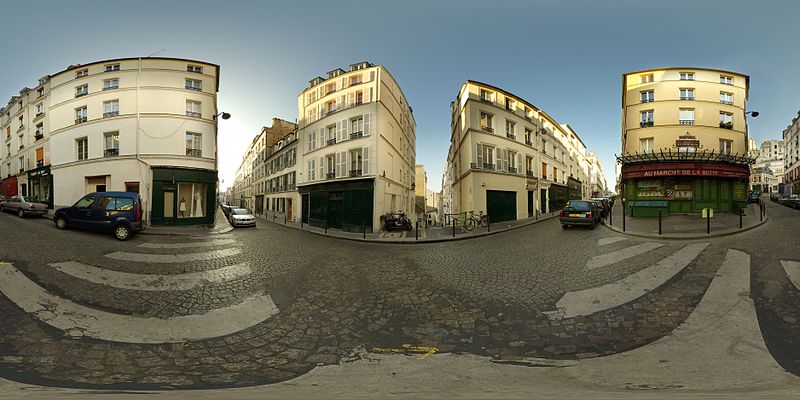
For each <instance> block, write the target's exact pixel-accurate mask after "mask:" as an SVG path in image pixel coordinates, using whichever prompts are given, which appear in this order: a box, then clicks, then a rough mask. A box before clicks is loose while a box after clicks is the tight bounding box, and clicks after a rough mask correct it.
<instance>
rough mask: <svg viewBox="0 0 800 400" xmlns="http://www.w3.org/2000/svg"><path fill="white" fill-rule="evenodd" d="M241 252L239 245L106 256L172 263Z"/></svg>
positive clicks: (122, 253) (120, 253)
mask: <svg viewBox="0 0 800 400" xmlns="http://www.w3.org/2000/svg"><path fill="white" fill-rule="evenodd" d="M241 252H242V249H240V248H238V247H234V248H230V249H223V250H214V251H206V252H200V253H189V254H148V253H129V252H126V251H116V252H113V253H110V254H106V257H108V258H113V259H115V260H122V261H133V262H140V263H151V264H171V263H182V262H190V261H201V260H211V259H215V258H222V257H230V256H235V255H237V254H239V253H241Z"/></svg>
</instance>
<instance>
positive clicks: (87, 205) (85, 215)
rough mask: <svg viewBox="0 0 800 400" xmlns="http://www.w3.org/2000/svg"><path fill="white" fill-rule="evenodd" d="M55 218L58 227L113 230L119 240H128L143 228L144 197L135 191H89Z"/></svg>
mask: <svg viewBox="0 0 800 400" xmlns="http://www.w3.org/2000/svg"><path fill="white" fill-rule="evenodd" d="M53 221H54V222H55V224H56V228H58V229H66V228H78V229H86V230H93V231H100V232H111V233H113V234H114V237H116V238H117V239H118V240H128V239H129V238H130V237H131V236H132V235H133V234H134V233H135V232H140V231H142V230H144V223H143V222H142V199H141V197H139V194H138V193H132V192H95V193H89V194H87V195H86V196H83V198H82V199H80V200H78V202H77V203H75V204H74V205H73V206H72V207H66V208H60V209H58V210H57V211H56V212H55V215H54V216H53Z"/></svg>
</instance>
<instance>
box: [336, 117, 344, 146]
mask: <svg viewBox="0 0 800 400" xmlns="http://www.w3.org/2000/svg"><path fill="white" fill-rule="evenodd" d="M342 122H344V121H336V142H337V143H338V142H341V141H342V130H343V128H342Z"/></svg>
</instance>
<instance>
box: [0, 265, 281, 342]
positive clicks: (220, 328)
mask: <svg viewBox="0 0 800 400" xmlns="http://www.w3.org/2000/svg"><path fill="white" fill-rule="evenodd" d="M0 292H2V293H3V294H4V295H5V296H6V297H8V298H9V299H10V300H11V301H13V302H14V303H16V304H17V306H19V307H20V308H22V309H23V310H24V311H25V312H28V313H30V314H32V315H34V316H35V317H36V318H38V319H39V320H41V321H42V322H44V323H46V324H48V325H50V326H52V327H54V328H57V329H60V330H62V331H64V332H66V333H67V335H70V336H73V337H81V336H88V337H92V338H95V339H101V340H108V341H114V342H125V343H150V344H154V343H175V342H184V341H188V340H200V339H208V338H213V337H219V336H224V335H229V334H232V333H235V332H239V331H241V330H243V329H247V328H249V327H251V326H253V325H255V324H258V323H261V322H263V321H265V320H266V319H268V318H270V317H271V316H273V315H275V314H277V313H278V308H277V306H276V305H275V303H274V302H273V301H272V298H271V297H270V296H269V295H268V294H256V295H253V296H250V297H249V298H247V299H245V300H244V301H243V302H241V303H239V304H235V305H232V306H229V307H224V308H219V309H216V310H212V311H210V312H208V313H206V314H200V315H184V316H178V317H172V318H165V319H162V318H145V317H132V316H127V315H121V314H113V313H109V312H105V311H100V310H96V309H93V308H89V307H85V306H82V305H80V304H76V303H74V302H72V301H70V300H67V299H64V298H62V297H59V296H56V295H53V294H51V293H49V292H48V291H47V290H45V289H44V288H42V287H41V286H39V285H37V284H36V283H34V282H33V281H31V280H30V279H28V278H27V277H26V276H25V275H23V274H22V273H21V272H19V271H18V270H17V269H16V268H15V267H14V266H13V264H0Z"/></svg>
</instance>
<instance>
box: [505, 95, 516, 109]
mask: <svg viewBox="0 0 800 400" xmlns="http://www.w3.org/2000/svg"><path fill="white" fill-rule="evenodd" d="M515 109H516V107H515V106H514V100H511V99H509V98H508V97H506V110H510V111H514V110H515Z"/></svg>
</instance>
